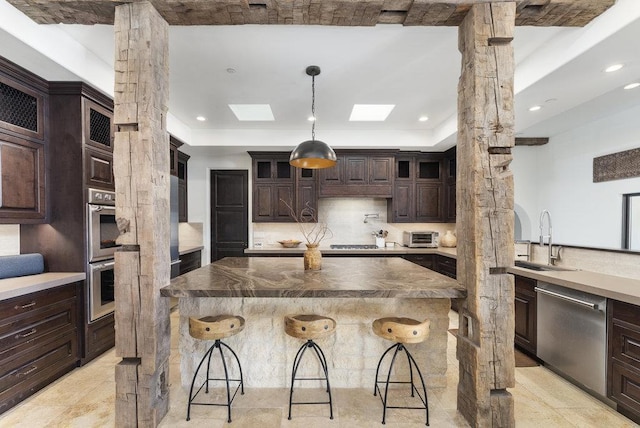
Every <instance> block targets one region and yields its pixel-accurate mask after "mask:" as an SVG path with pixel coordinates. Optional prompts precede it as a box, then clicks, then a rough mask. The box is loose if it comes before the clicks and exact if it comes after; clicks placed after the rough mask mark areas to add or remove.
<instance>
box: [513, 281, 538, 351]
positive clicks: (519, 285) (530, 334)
mask: <svg viewBox="0 0 640 428" xmlns="http://www.w3.org/2000/svg"><path fill="white" fill-rule="evenodd" d="M535 287H536V280H534V279H530V278H525V277H522V276H517V275H516V276H515V305H514V308H515V309H514V311H515V329H516V334H515V344H516V345H518V346H519V347H520V348H521V349H523V350H525V351H527V352H529V353H531V354H532V355H536V351H537V346H536V329H537V322H536V317H537V306H536V298H537V295H536V292H535Z"/></svg>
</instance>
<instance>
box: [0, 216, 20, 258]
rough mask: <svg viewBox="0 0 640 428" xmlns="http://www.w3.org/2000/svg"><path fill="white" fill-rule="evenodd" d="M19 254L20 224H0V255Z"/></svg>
mask: <svg viewBox="0 0 640 428" xmlns="http://www.w3.org/2000/svg"><path fill="white" fill-rule="evenodd" d="M16 254H20V225H19V224H0V256H13V255H16Z"/></svg>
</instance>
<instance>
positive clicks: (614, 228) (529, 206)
mask: <svg viewBox="0 0 640 428" xmlns="http://www.w3.org/2000/svg"><path fill="white" fill-rule="evenodd" d="M638 118H640V106H636V107H634V108H631V109H628V110H625V111H623V112H621V113H618V114H615V115H612V116H609V117H605V118H602V119H600V120H597V121H594V122H592V123H590V124H588V125H586V126H583V127H580V128H576V129H573V130H571V131H568V132H565V133H562V134H559V135H556V136H554V137H552V138H551V139H550V141H549V143H548V144H546V145H544V146H539V147H516V148H515V149H514V161H513V163H512V170H513V172H514V182H515V203H516V212H517V207H518V206H519V207H521V208H522V212H523V213H525V214H526V216H528V221H529V222H530V228H529V230H528V233H523V239H532V240H534V241H537V240H538V235H539V228H538V225H539V216H540V212H541V211H542V210H544V209H547V210H549V211H550V212H551V215H552V219H553V239H554V242H557V243H559V244H567V245H579V246H591V247H599V248H620V247H621V236H622V194H624V193H634V192H639V191H640V177H637V178H629V179H624V180H615V181H608V182H604V183H594V182H593V158H594V157H598V156H603V155H607V154H611V153H616V152H620V151H624V150H629V149H633V148H638V147H640V123H639V121H638ZM518 215H519V216H520V213H518ZM545 231H546V228H545Z"/></svg>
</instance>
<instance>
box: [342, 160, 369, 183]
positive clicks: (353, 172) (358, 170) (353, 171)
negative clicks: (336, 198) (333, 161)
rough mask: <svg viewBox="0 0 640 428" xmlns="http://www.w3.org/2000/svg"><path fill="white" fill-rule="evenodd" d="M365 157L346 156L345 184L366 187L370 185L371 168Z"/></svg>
mask: <svg viewBox="0 0 640 428" xmlns="http://www.w3.org/2000/svg"><path fill="white" fill-rule="evenodd" d="M367 160H368V159H367V158H366V157H365V156H345V158H344V165H345V166H344V168H345V180H344V184H347V185H350V184H353V185H357V186H361V185H365V184H369V180H368V178H369V168H368V165H367V164H368V162H367Z"/></svg>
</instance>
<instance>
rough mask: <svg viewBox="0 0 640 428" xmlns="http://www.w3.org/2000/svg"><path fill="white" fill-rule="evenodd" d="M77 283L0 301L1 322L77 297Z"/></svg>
mask: <svg viewBox="0 0 640 428" xmlns="http://www.w3.org/2000/svg"><path fill="white" fill-rule="evenodd" d="M75 287H76V286H75V284H70V285H65V286H61V287H56V288H51V289H49V290H44V291H39V292H37V293H31V294H26V295H24V296H19V297H14V298H12V299H7V300H4V301H2V302H0V323H1V322H2V321H3V320H6V319H8V318H12V317H14V316H17V315H21V314H25V313H30V312H33V311H37V310H39V309H40V308H43V307H46V306H49V305H55V304H58V303H60V302H62V301H64V300H67V299H75V298H76V295H77V293H76V288H75Z"/></svg>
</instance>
